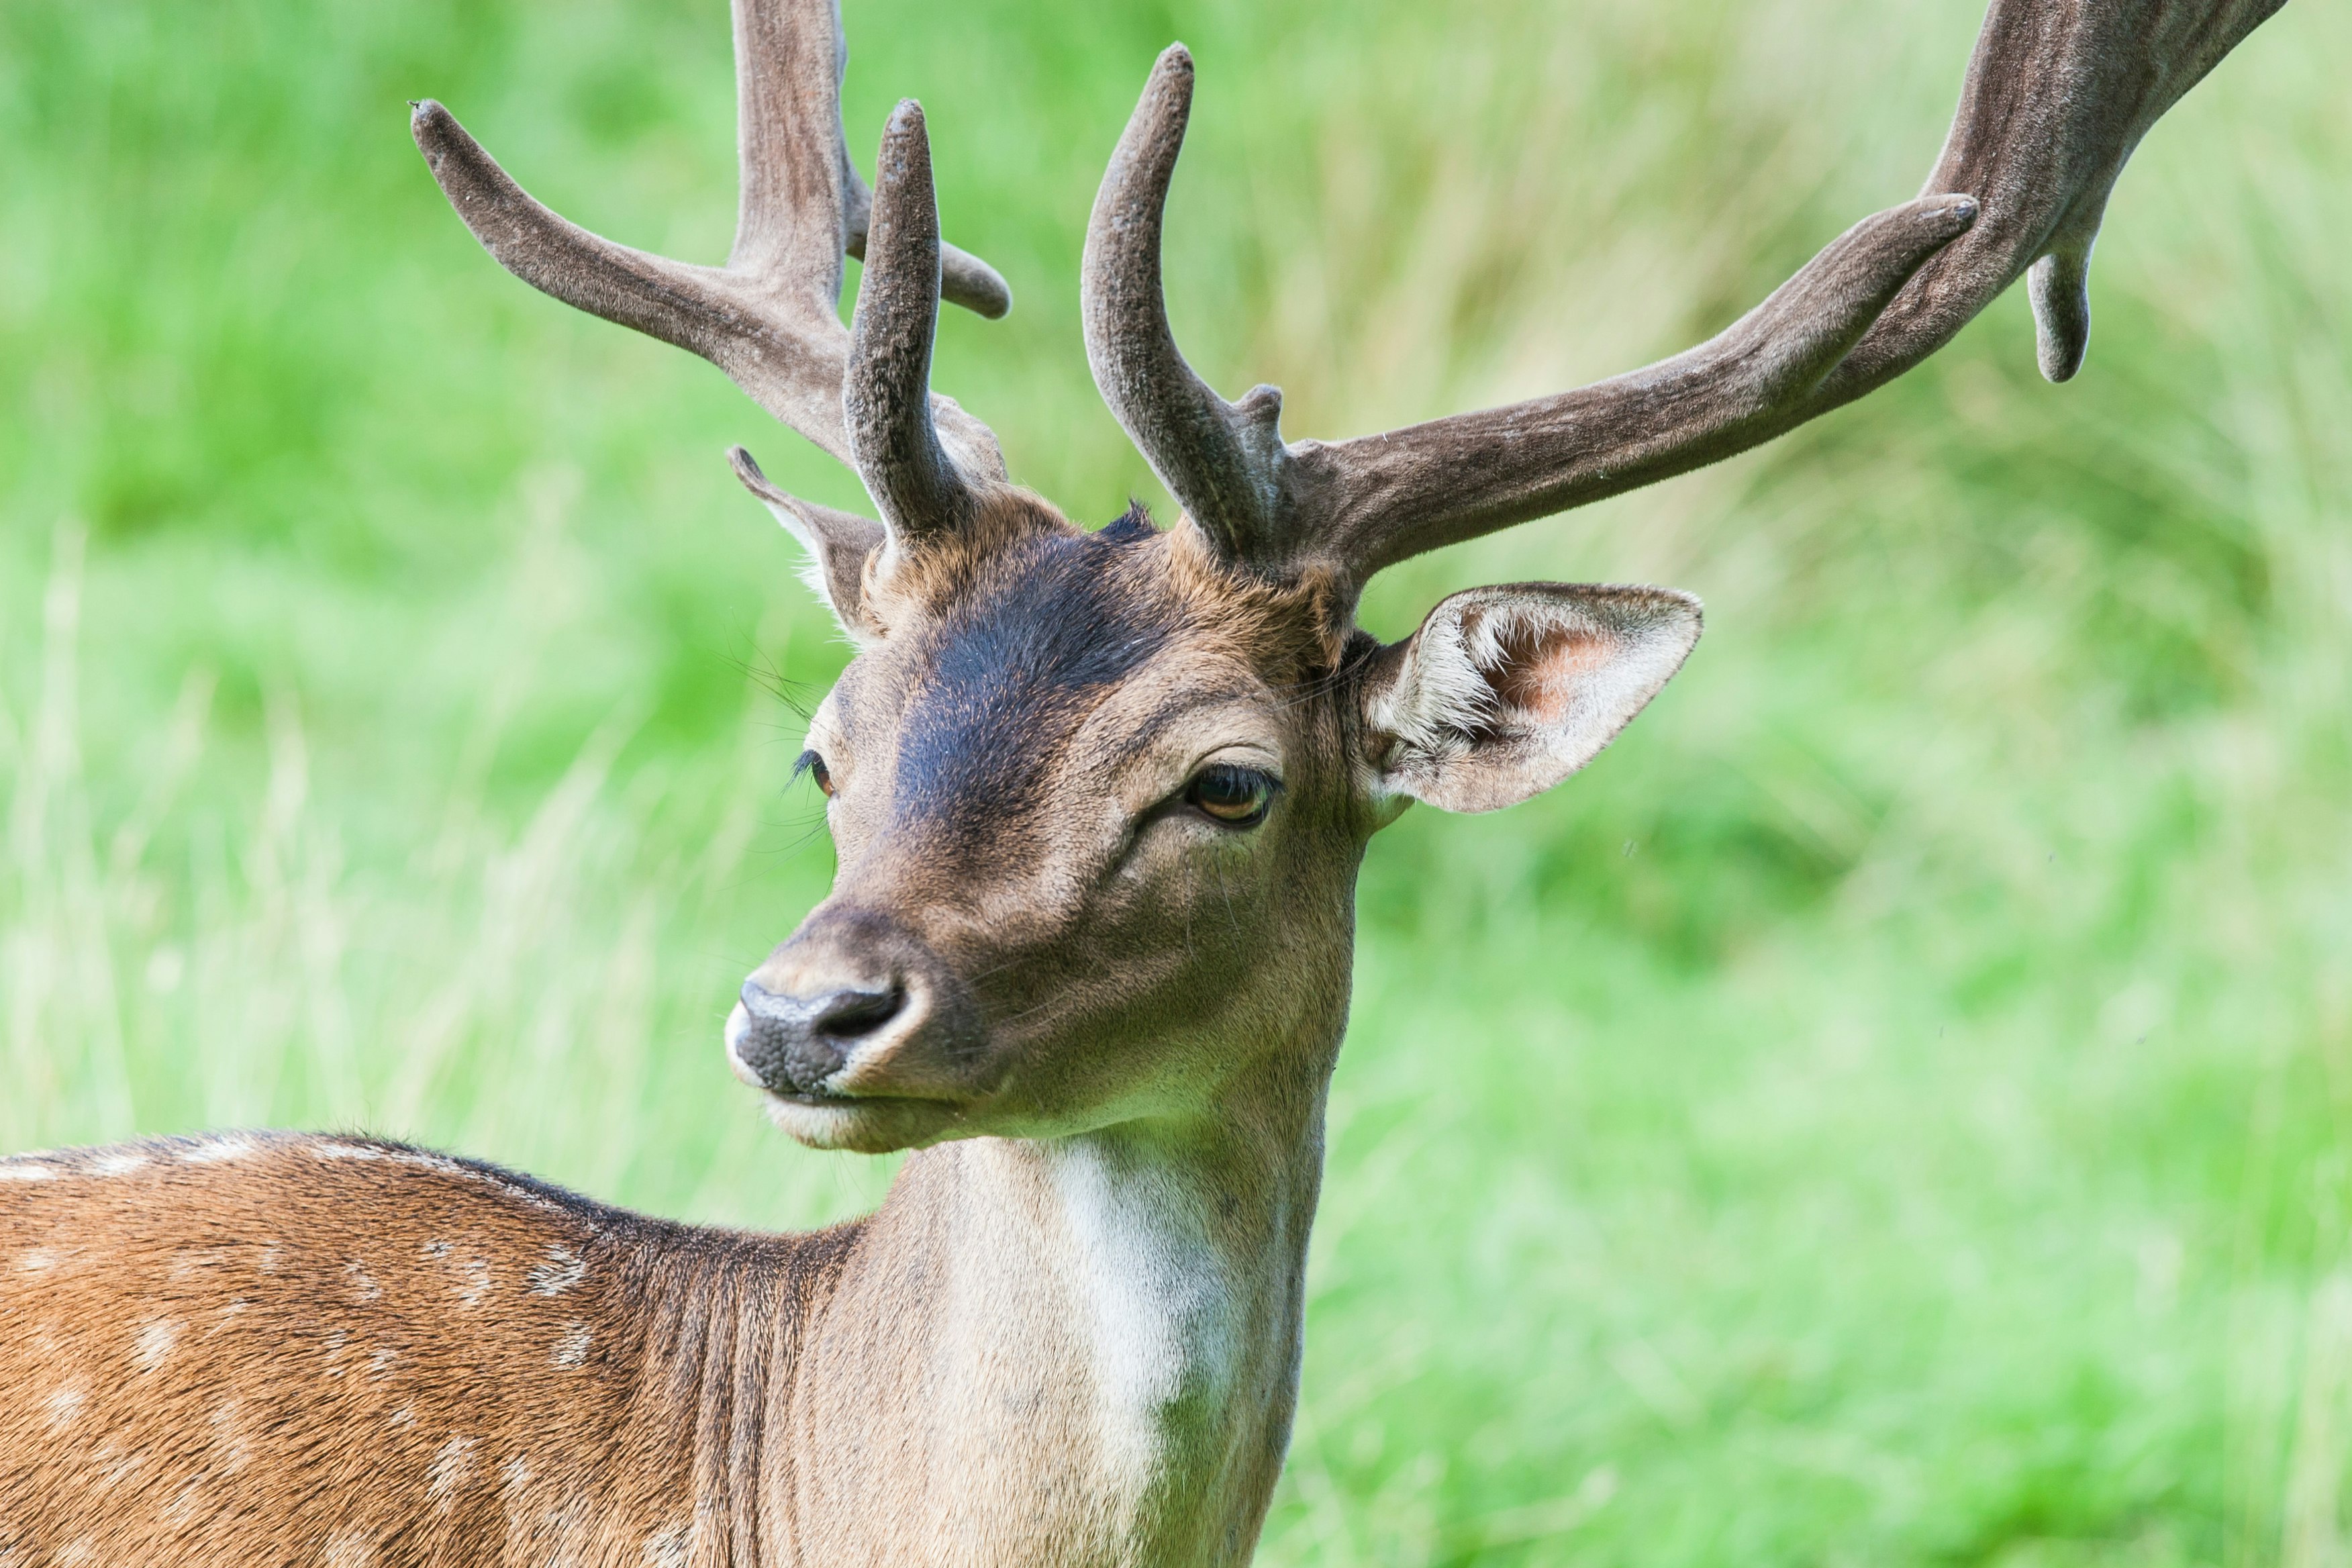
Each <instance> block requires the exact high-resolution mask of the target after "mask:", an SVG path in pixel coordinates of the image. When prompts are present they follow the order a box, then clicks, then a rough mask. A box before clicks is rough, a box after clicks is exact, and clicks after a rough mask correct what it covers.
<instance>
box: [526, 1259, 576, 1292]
mask: <svg viewBox="0 0 2352 1568" xmlns="http://www.w3.org/2000/svg"><path fill="white" fill-rule="evenodd" d="M587 1277H588V1260H587V1259H586V1258H583V1257H581V1256H580V1255H579V1254H578V1253H576V1252H574V1251H572V1249H571V1248H570V1247H549V1248H548V1249H547V1261H546V1262H544V1263H541V1264H539V1265H536V1266H535V1267H533V1268H532V1269H531V1271H530V1293H531V1294H532V1295H534V1296H561V1295H562V1294H563V1293H564V1292H565V1291H566V1290H569V1289H572V1287H573V1286H574V1285H577V1284H579V1283H580V1281H581V1280H583V1279H586V1278H587Z"/></svg>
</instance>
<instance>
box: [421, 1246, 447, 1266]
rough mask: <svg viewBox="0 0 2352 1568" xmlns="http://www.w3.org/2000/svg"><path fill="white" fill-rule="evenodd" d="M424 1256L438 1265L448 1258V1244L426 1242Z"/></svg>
mask: <svg viewBox="0 0 2352 1568" xmlns="http://www.w3.org/2000/svg"><path fill="white" fill-rule="evenodd" d="M448 1256H449V1244H448V1243H447V1242H446V1241H428V1242H426V1243H425V1257H427V1258H431V1259H432V1260H433V1261H434V1262H436V1263H438V1262H440V1261H441V1260H442V1259H443V1258H446V1257H448Z"/></svg>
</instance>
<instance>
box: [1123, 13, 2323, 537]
mask: <svg viewBox="0 0 2352 1568" xmlns="http://www.w3.org/2000/svg"><path fill="white" fill-rule="evenodd" d="M2283 4H2284V0H1993V5H1992V9H1991V11H1990V14H1989V15H1988V16H1987V17H1986V18H1985V25H1984V30H1983V32H1982V34H1981V35H1980V36H1979V39H1978V42H1977V48H1976V53H1975V56H1974V57H1973V58H1972V59H1971V60H1970V62H1969V72H1968V78H1967V80H1966V84H1965V85H1964V87H1963V89H1962V91H1961V98H1960V107H1959V111H1958V116H1957V117H1956V118H1955V120H1954V121H1953V125H1952V130H1951V133H1950V135H1949V136H1948V138H1947V140H1946V142H1945V146H1944V153H1943V156H1942V157H1941V158H1940V159H1939V160H1938V161H1937V165H1936V169H1935V172H1934V173H1933V174H1930V175H1929V176H1928V181H1927V194H1926V195H1922V196H1921V197H1920V198H1919V199H1918V200H1916V201H1913V202H1910V203H1907V204H1906V205H1903V206H1899V207H1895V208H1893V209H1891V210H1889V211H1886V212H1883V213H1880V214H1878V215H1877V216H1874V217H1870V218H1866V219H1864V221H1863V222H1862V223H1860V224H1857V225H1856V226H1854V227H1853V228H1852V229H1850V230H1848V231H1847V232H1846V233H1845V234H1843V235H1842V236H1840V237H1838V238H1837V239H1835V240H1833V241H1832V242H1831V244H1830V245H1829V247H1827V248H1826V249H1824V250H1822V252H1821V254H1820V255H1818V256H1816V257H1815V258H1813V259H1812V260H1811V262H1809V263H1807V264H1806V265H1805V267H1804V268H1801V270H1800V271H1799V272H1798V273H1797V274H1796V276H1795V277H1793V278H1791V279H1790V280H1789V281H1788V282H1787V283H1785V284H1783V285H1782V286H1781V287H1780V289H1777V290H1776V291H1775V292H1774V293H1773V294H1772V295H1771V297H1770V298H1769V299H1767V300H1765V301H1764V302H1763V303H1762V304H1760V305H1759V306H1757V307H1756V308H1755V309H1754V310H1750V311H1749V312H1748V314H1747V315H1746V316H1743V317H1742V318H1740V320H1739V321H1737V322H1734V323H1733V324H1732V325H1731V326H1730V327H1729V328H1727V330H1726V331H1723V332H1722V333H1721V334H1719V335H1718V336H1717V337H1715V338H1713V339H1712V340H1710V341H1708V342H1705V343H1702V344H1700V345H1699V346H1698V347H1696V348H1694V349H1690V350H1688V351H1686V352H1685V353H1680V354H1677V355H1675V356H1674V357H1673V358H1671V359H1666V360H1662V361H1660V362H1659V363H1655V364H1653V365H1649V366H1647V367H1645V368H1643V369H1641V370H1637V371H1633V372H1632V373H1630V374H1624V375H1620V376H1616V377H1613V378H1612V379H1610V380H1607V381H1602V382H1598V383H1596V384H1592V385H1591V386H1586V387H1580V388H1578V389H1577V390H1575V391H1572V392H1566V393H1561V394H1559V395H1556V396H1551V397H1544V398H1538V399H1535V400H1532V401H1529V402H1526V403H1518V404H1513V405H1509V406H1507V407H1503V408H1493V409H1487V410H1485V411H1482V412H1479V413H1474V414H1461V415H1455V416H1452V417H1450V418H1444V419H1437V420H1433V421H1431V422H1429V423H1427V424H1423V425H1416V426H1410V427H1408V428H1405V429H1402V430H1392V431H1389V432H1386V433H1384V434H1381V435H1377V436H1366V437H1357V438H1356V439H1354V440H1350V441H1342V442H1339V443H1335V444H1326V443H1323V442H1318V441H1300V442H1297V443H1286V442H1285V441H1284V440H1283V438H1282V435H1281V431H1280V427H1279V421H1280V416H1281V411H1282V395H1281V394H1280V392H1278V391H1277V390H1276V389H1275V388H1274V387H1271V386H1260V387H1257V388H1255V390H1253V391H1251V392H1250V393H1248V394H1247V395H1244V397H1243V398H1242V399H1241V400H1240V401H1239V402H1238V403H1228V402H1226V401H1224V399H1223V398H1221V397H1219V396H1218V395H1216V394H1215V393H1214V392H1213V391H1212V390H1210V388H1209V387H1208V386H1207V384H1205V383H1203V382H1202V380H1201V379H1200V377H1199V376H1197V375H1196V374H1193V372H1192V369H1191V367H1190V366H1189V365H1187V364H1186V363H1184V358H1183V355H1182V354H1181V353H1180V352H1179V351H1178V350H1177V347H1176V342H1175V339H1174V337H1173V335H1172V334H1171V331H1170V330H1169V326H1168V313H1167V306H1166V303H1165V301H1164V300H1163V298H1162V295H1161V289H1160V218H1161V212H1162V208H1163V205H1164V203H1165V201H1166V197H1167V194H1168V182H1169V177H1170V175H1171V174H1172V172H1173V171H1174V168H1175V164H1176V154H1177V151H1178V149H1179V147H1180V146H1181V143H1182V141H1183V135H1184V123H1185V119H1186V116H1187V113H1188V112H1189V110H1190V107H1191V102H1192V59H1191V58H1190V57H1189V56H1188V55H1187V54H1186V53H1185V51H1184V50H1183V48H1182V47H1181V46H1177V47H1171V48H1170V49H1169V50H1168V51H1167V52H1166V53H1164V54H1162V55H1161V56H1160V61H1159V64H1158V65H1157V66H1156V67H1155V68H1153V70H1152V73H1151V78H1150V82H1149V84H1148V85H1147V86H1146V87H1145V89H1144V91H1143V99H1142V101H1141V102H1140V103H1139V105H1138V106H1137V108H1136V110H1135V114H1134V117H1133V119H1132V120H1130V121H1129V124H1128V128H1127V132H1126V134H1125V135H1124V136H1123V137H1122V138H1121V139H1120V141H1119V144H1118V152H1117V153H1115V154H1114V155H1113V157H1112V159H1111V163H1110V168H1109V170H1108V173H1107V174H1105V175H1104V179H1103V184H1102V190H1101V193H1100V195H1098V196H1097V199H1096V202H1095V209H1094V216H1093V221H1092V223H1091V224H1090V226H1089V227H1088V229H1087V251H1086V263H1085V272H1084V285H1083V287H1084V293H1085V321H1086V334H1087V357H1088V359H1089V361H1090V362H1091V363H1092V364H1093V367H1094V374H1095V382H1096V384H1097V386H1099V387H1100V388H1101V390H1102V395H1103V397H1104V398H1105V400H1106V401H1107V402H1108V403H1109V405H1110V406H1111V409H1112V411H1113V412H1114V413H1115V414H1116V415H1117V416H1118V420H1119V423H1120V424H1121V425H1123V426H1126V428H1127V432H1128V434H1129V437H1132V438H1133V440H1134V441H1135V443H1136V445H1137V446H1138V447H1140V448H1141V449H1142V451H1143V454H1144V456H1145V457H1146V458H1148V459H1149V460H1150V463H1151V466H1152V468H1153V470H1154V471H1155V472H1157V473H1158V474H1159V476H1160V479H1161V481H1162V482H1163V483H1165V484H1166V485H1167V486H1168V489H1169V490H1170V492H1171V494H1173V495H1174V496H1175V497H1176V499H1177V500H1178V501H1179V502H1180V503H1181V505H1182V506H1183V508H1184V510H1185V511H1186V513H1187V515H1188V516H1190V517H1191V518H1192V521H1194V522H1195V523H1196V524H1197V525H1198V526H1199V527H1200V528H1201V529H1202V531H1204V532H1205V533H1206V534H1207V535H1208V536H1209V538H1210V539H1211V540H1212V541H1213V542H1214V543H1215V545H1216V546H1217V547H1218V549H1219V550H1220V551H1222V552H1223V553H1224V554H1225V555H1226V556H1227V557H1228V558H1229V559H1231V560H1234V562H1236V563H1241V564H1244V565H1246V566H1248V567H1251V568H1253V569H1255V570H1257V571H1260V572H1265V573H1267V574H1274V575H1285V574H1290V573H1293V572H1295V571H1297V570H1298V569H1300V568H1301V567H1304V566H1306V565H1307V564H1309V563H1320V564H1323V565H1325V566H1328V567H1329V568H1331V569H1333V570H1334V571H1336V572H1337V573H1338V574H1339V576H1340V577H1341V579H1342V580H1343V581H1347V582H1350V583H1354V584H1360V583H1362V582H1363V581H1364V580H1365V579H1366V578H1368V577H1370V575H1371V574H1373V573H1375V572H1378V571H1379V570H1381V568H1382V567H1384V566H1389V565H1392V564H1394V563H1397V562H1399V561H1402V560H1404V559H1406V558H1408V557H1410V556H1412V555H1417V554H1419V553H1421V552H1423V551H1427V550H1433V549H1436V548H1438V547H1439V546H1441V545H1445V544H1452V543H1455V542H1459V541H1462V540H1465V539H1472V538H1475V537H1477V536H1478V535H1480V534H1484V533H1489V532H1493V531H1496V530H1497V529H1502V528H1507V527H1510V526H1511V525H1513V524H1515V523H1519V522H1525V521H1530V520H1532V519H1534V518H1538V517H1542V516H1546V515H1548V514H1549V513H1552V512H1556V511H1563V510H1567V509H1569V508H1570V507H1576V506H1581V505H1583V504H1584V503H1586V502H1588V501H1594V500H1601V499H1602V498H1603V497H1606V496H1612V495H1615V494H1618V493H1620V492H1622V491H1624V490H1629V489H1636V488H1638V487H1640V486H1643V485H1646V484H1650V483H1653V482H1654V481H1655V480H1658V479H1666V478H1668V477H1670V476H1672V475H1675V474H1678V473H1683V472H1685V471H1687V470H1689V469H1692V468H1700V467H1703V466H1705V465H1706V464H1708V463H1712V462H1715V461H1717V460H1718V459H1720V458H1727V457H1729V456H1731V455H1732V454H1733V453H1736V452H1740V451H1744V450H1746V449H1747V448H1748V447H1754V446H1757V445H1759V444H1760V443H1762V442H1765V441H1769V440H1770V439H1771V438H1772V437H1775V436H1779V435H1780V434H1782V433H1783V432H1785V431H1788V430H1790V429H1792V428H1794V427H1795V426H1798V425H1801V424H1803V423H1804V422H1805V421H1806V420H1808V419H1811V418H1813V417H1814V416H1817V415H1821V414H1824V413H1827V412H1828V411H1829V410H1831V409H1832V408H1835V407H1837V406H1839V405H1842V404H1844V403H1848V402H1851V401H1852V400H1853V399H1854V398H1856V397H1859V396H1861V395H1864V393H1867V392H1869V391H1871V390H1872V389H1874V388H1875V387H1877V386H1880V385H1882V384H1885V383H1886V382H1888V381H1890V380H1892V379H1894V378H1895V376H1897V375H1900V374H1902V373H1903V372H1904V371H1906V370H1908V369H1909V368H1911V366H1913V365H1915V364H1916V363H1919V362H1920V361H1921V360H1923V359H1925V358H1927V356H1928V355H1929V354H1931V353H1934V352H1935V351H1936V350H1937V349H1938V348H1940V347H1942V346H1943V345H1944V343H1946V342H1948V341H1949V340H1950V339H1951V337H1952V335H1953V334H1954V333H1955V332H1957V331H1959V329H1960V328H1961V327H1962V326H1963V325H1965V324H1966V323H1967V322H1968V321H1969V320H1970V319H1971V318H1972V317H1974V316H1975V315H1976V314H1977V312H1978V311H1979V310H1983V309H1984V308H1985V306H1986V305H1988V304H1990V302H1991V301H1992V300H1993V298H1994V297H1995V296H1996V295H1998V294H2000V291H2001V290H2002V289H2006V288H2007V287H2009V285H2010V284H2011V283H2012V282H2013V281H2015V280H2016V279H2017V278H2018V277H2019V276H2020V275H2021V274H2023V273H2027V272H2028V271H2029V269H2030V271H2031V288H2032V299H2033V310H2034V316H2035V320H2036V321H2037V322H2038V326H2039V336H2040V357H2041V363H2042V371H2043V373H2044V374H2047V375H2048V376H2049V377H2050V378H2051V379H2052V380H2053V381H2063V380H2064V379H2066V378H2067V377H2068V376H2071V375H2072V374H2074V371H2075V370H2076V369H2077V368H2078V367H2079V366H2080V365H2081V363H2082V359H2083V353H2084V347H2085V345H2086V344H2087V342H2088V340H2089V332H2090V308H2089V303H2088V300H2087V298H2086V296H2085V294H2084V279H2085V277H2086V274H2087V268H2088V266H2089V261H2090V253H2091V245H2092V241H2093V240H2094V239H2095V237H2096V236H2097V234H2098V227H2099V219H2100V216H2101V214H2102V213H2103V212H2104V211H2105V205H2106V199H2107V195H2108V193H2109V192H2110V191H2111V190H2112V189H2113V188H2114V185H2115V182H2116V175H2117V174H2120V173H2121V172H2122V169H2123V165H2124V163H2125V160H2126V159H2127V158H2128V157H2129V156H2130V155H2131V153H2132V150H2133V149H2134V148H2135V147H2137V145H2138V143H2139V139H2140V137H2141V136H2142V135H2143V134H2145V133H2146V132H2147V128H2148V127H2149V126H2150V125H2152V124H2154V123H2155V122H2156V121H2157V119H2158V116H2159V115H2161V114H2162V113H2163V112H2164V111H2165V110H2167V109H2168V108H2170V107H2171V106H2172V104H2173V103H2174V102H2175V101H2176V100H2179V97H2180V95H2181V94H2182V93H2184V92H2186V91H2188V90H2189V88H2190V87H2192V86H2194V85H2195V84H2196V83H2197V82H2198V81H2199V80H2200V79H2201V78H2202V77H2203V76H2204V75H2205V73H2206V72H2208V71H2210V69H2212V68H2213V67H2214V65H2216V64H2217V63H2218V62H2219V61H2220V60H2221V57H2222V56H2223V55H2225V54H2227V53H2228V52H2229V51H2230V50H2231V47H2234V46H2235V45H2236V44H2237V43H2238V42H2239V40H2241V39H2242V38H2243V37H2245V36H2246V35H2247V34H2248V33H2250V32H2252V30H2253V29H2254V27H2255V26H2258V25H2260V24H2261V23H2262V22H2263V20H2264V19H2265V18H2267V17H2268V16H2271V15H2272V14H2273V12H2275V11H2277V10H2278V9H2279V7H2280V6H2281V5H2283Z"/></svg>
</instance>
